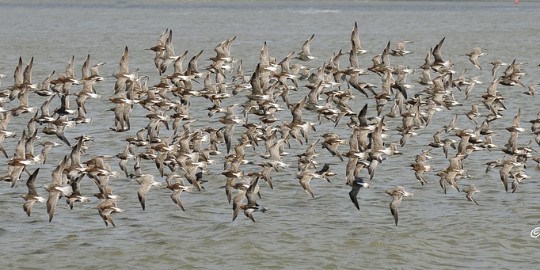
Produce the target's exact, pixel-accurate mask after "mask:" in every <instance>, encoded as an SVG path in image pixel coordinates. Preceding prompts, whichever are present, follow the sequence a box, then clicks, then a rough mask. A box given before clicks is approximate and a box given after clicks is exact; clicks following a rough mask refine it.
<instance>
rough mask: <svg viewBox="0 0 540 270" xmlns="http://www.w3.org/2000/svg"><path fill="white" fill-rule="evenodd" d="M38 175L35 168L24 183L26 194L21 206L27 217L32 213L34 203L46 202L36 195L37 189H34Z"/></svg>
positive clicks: (37, 170)
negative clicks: (26, 188) (26, 189)
mask: <svg viewBox="0 0 540 270" xmlns="http://www.w3.org/2000/svg"><path fill="white" fill-rule="evenodd" d="M38 173H39V168H37V169H36V170H35V171H34V172H33V173H32V174H31V175H30V177H28V181H26V186H27V187H28V193H27V194H25V195H23V198H24V201H25V203H24V204H23V209H24V212H26V214H27V215H28V216H30V213H32V206H33V205H34V203H35V202H40V203H44V202H46V201H47V200H46V199H45V198H43V197H41V196H39V195H38V192H37V189H36V177H37V175H38Z"/></svg>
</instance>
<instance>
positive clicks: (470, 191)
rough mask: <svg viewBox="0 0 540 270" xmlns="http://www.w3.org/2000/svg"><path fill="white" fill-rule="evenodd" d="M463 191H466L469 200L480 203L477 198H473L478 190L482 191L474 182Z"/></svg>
mask: <svg viewBox="0 0 540 270" xmlns="http://www.w3.org/2000/svg"><path fill="white" fill-rule="evenodd" d="M463 192H465V193H466V198H467V200H468V201H470V202H473V203H475V204H476V205H478V202H476V200H475V199H474V198H473V195H474V193H476V192H480V190H478V189H477V188H476V186H475V185H474V184H470V185H469V186H468V187H466V188H464V189H463Z"/></svg>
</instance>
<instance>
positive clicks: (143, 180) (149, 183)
mask: <svg viewBox="0 0 540 270" xmlns="http://www.w3.org/2000/svg"><path fill="white" fill-rule="evenodd" d="M135 180H137V183H139V185H141V187H140V188H139V189H138V190H137V197H139V202H140V203H141V206H142V209H143V210H145V208H146V194H148V191H150V188H151V187H153V186H161V183H159V182H156V180H154V176H153V175H151V174H143V175H140V176H137V177H136V178H135Z"/></svg>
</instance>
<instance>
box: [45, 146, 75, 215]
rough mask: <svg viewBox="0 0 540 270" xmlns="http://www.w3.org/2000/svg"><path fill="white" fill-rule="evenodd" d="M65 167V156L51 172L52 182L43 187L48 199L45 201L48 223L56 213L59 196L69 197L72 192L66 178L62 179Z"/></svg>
mask: <svg viewBox="0 0 540 270" xmlns="http://www.w3.org/2000/svg"><path fill="white" fill-rule="evenodd" d="M66 166H67V156H64V159H63V160H62V161H61V162H60V164H58V166H56V168H55V169H54V170H53V172H52V175H51V176H52V177H51V178H52V181H51V183H50V184H48V185H47V186H45V189H46V190H47V191H48V192H49V198H48V199H47V214H49V222H51V221H52V219H53V217H54V214H55V212H56V204H57V203H58V199H59V198H60V197H61V196H69V195H70V194H71V192H72V188H71V186H70V185H68V184H67V177H64V169H65V168H66Z"/></svg>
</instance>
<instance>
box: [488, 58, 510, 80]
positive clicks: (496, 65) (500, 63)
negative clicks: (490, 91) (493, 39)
mask: <svg viewBox="0 0 540 270" xmlns="http://www.w3.org/2000/svg"><path fill="white" fill-rule="evenodd" d="M490 64H491V65H493V68H492V69H491V76H492V77H495V74H497V71H498V70H499V67H501V66H508V64H507V63H504V62H503V61H502V60H501V59H496V60H494V61H492V62H491V63H490Z"/></svg>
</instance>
